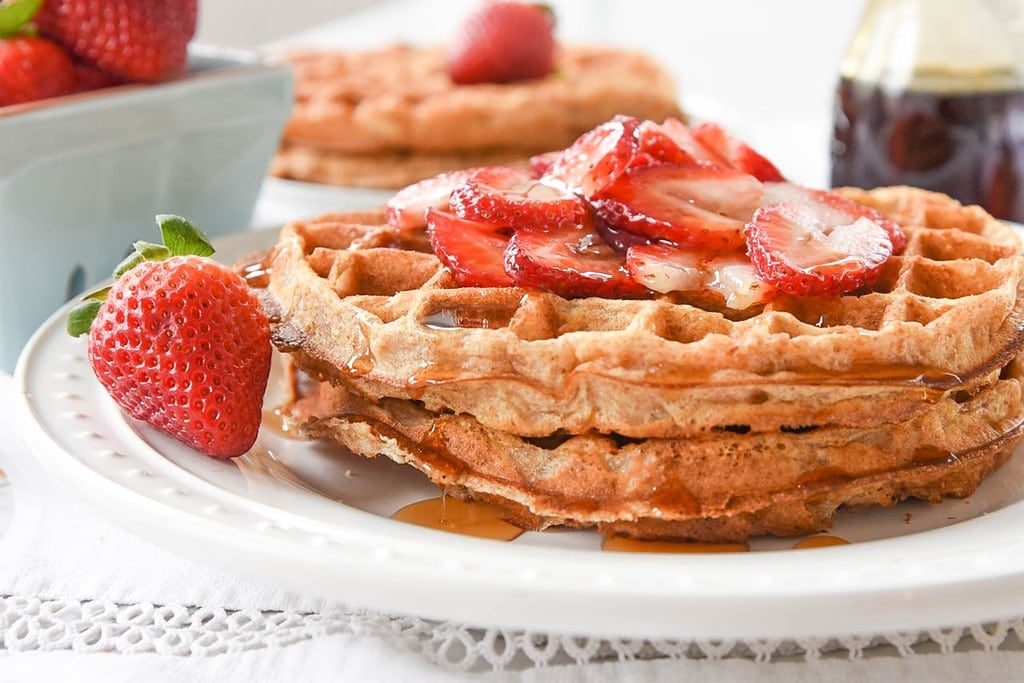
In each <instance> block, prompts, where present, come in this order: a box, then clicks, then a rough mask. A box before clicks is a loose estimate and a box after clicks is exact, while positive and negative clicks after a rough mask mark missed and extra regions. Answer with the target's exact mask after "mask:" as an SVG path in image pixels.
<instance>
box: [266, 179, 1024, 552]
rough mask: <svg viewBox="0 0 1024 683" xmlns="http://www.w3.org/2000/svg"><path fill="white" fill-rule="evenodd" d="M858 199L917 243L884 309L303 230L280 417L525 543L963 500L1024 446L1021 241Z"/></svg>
mask: <svg viewBox="0 0 1024 683" xmlns="http://www.w3.org/2000/svg"><path fill="white" fill-rule="evenodd" d="M841 192H842V193H843V194H845V195H846V196H848V197H850V198H853V199H855V200H857V201H860V202H862V203H864V204H867V205H870V206H873V207H875V208H877V209H878V210H880V211H881V212H882V213H883V214H885V215H886V216H888V217H891V218H893V219H895V220H897V221H899V223H900V224H901V225H902V226H904V230H905V232H906V233H907V236H908V245H907V247H906V249H905V250H904V252H903V253H902V254H900V255H898V256H894V257H892V258H891V259H890V261H889V263H888V265H887V267H886V271H885V272H884V273H883V275H882V276H881V277H880V278H879V280H878V281H877V282H876V283H875V284H874V285H873V286H872V287H871V289H870V291H866V292H865V291H860V292H858V293H857V294H856V295H852V294H850V295H843V296H836V297H828V298H816V297H793V296H778V297H776V298H775V299H773V300H772V301H771V302H770V303H768V304H765V305H763V306H759V307H756V308H753V309H748V310H745V311H741V312H732V313H730V314H728V315H727V314H724V313H723V312H720V311H711V310H705V309H704V308H700V307H698V306H696V305H693V304H687V303H682V302H680V301H678V300H672V299H670V298H667V297H662V298H658V299H651V300H610V299H600V298H585V299H576V300H566V299H563V298H560V297H558V296H556V295H553V294H548V293H544V292H539V291H533V290H524V289H519V288H466V287H458V286H457V285H456V284H455V283H454V281H453V280H452V278H451V275H450V273H449V272H448V271H447V270H445V269H444V268H443V267H442V266H441V265H440V262H439V261H438V259H437V258H436V257H435V256H434V255H433V254H432V253H431V252H430V247H429V244H428V243H427V240H426V238H425V235H424V233H423V231H422V230H402V229H398V228H393V227H389V226H388V225H387V224H386V221H385V215H384V212H383V211H380V212H376V211H371V212H363V213H358V214H339V215H333V216H326V217H323V218H321V219H318V220H316V221H310V222H296V223H293V224H291V225H289V226H287V227H286V228H285V229H284V230H283V232H282V234H281V236H280V239H279V241H278V243H277V245H276V246H275V247H274V249H273V250H272V252H271V253H270V254H269V255H268V257H267V261H266V263H265V265H266V267H267V270H268V272H269V278H268V282H267V283H266V287H265V288H264V289H263V290H262V294H263V296H264V298H265V301H266V304H267V307H268V310H269V311H270V312H271V317H272V319H273V327H274V339H275V343H276V344H277V345H278V347H279V349H281V350H282V351H284V352H286V353H287V354H289V356H290V359H291V362H292V367H293V370H294V372H293V373H292V380H293V381H292V393H291V398H290V400H289V402H288V405H287V406H285V413H286V417H287V419H288V420H289V421H290V423H291V424H292V426H293V427H294V428H295V429H296V430H297V431H298V432H299V433H301V434H304V435H306V436H309V437H312V438H327V439H332V440H334V441H336V442H338V443H339V444H342V445H343V446H345V447H347V448H348V449H350V450H351V451H353V452H355V453H358V454H361V455H365V456H368V457H375V456H377V455H381V454H383V455H385V456H387V457H389V458H392V459H394V460H396V461H398V462H402V463H408V464H410V465H412V466H414V467H416V468H418V469H420V470H421V471H423V472H424V473H425V474H426V475H427V476H428V477H429V478H430V479H431V480H432V481H433V482H434V483H436V484H437V485H438V486H439V487H441V488H442V489H444V490H445V491H447V492H448V493H450V494H452V495H457V496H460V497H466V498H475V499H481V500H486V501H490V502H492V503H496V504H498V505H499V506H501V507H502V508H503V510H504V511H505V513H506V514H507V516H508V518H509V519H510V520H512V521H514V522H515V523H517V524H519V525H521V526H523V527H525V528H544V527H548V526H551V525H568V526H573V527H597V528H599V529H601V530H603V531H606V532H616V533H621V534H625V535H630V536H634V537H638V538H689V539H696V540H703V541H736V540H742V539H745V538H747V537H749V536H752V535H758V534H777V535H796V534H803V533H809V532H814V531H818V530H820V529H822V528H824V527H827V526H828V524H829V521H830V519H831V517H832V515H833V514H834V512H835V511H836V510H837V509H838V508H839V507H840V506H859V505H890V504H893V503H895V502H897V501H899V500H902V499H905V498H908V497H916V498H921V499H925V500H931V501H936V500H939V499H940V498H942V497H943V496H946V495H953V496H964V495H968V494H970V493H971V492H972V491H973V490H974V488H975V487H976V486H977V485H978V483H979V482H980V481H981V480H982V478H984V477H985V476H986V475H988V474H989V473H991V472H992V471H993V470H994V469H995V468H997V467H998V466H999V465H1000V464H1002V462H1004V461H1005V460H1006V458H1008V457H1009V456H1010V454H1011V452H1012V450H1013V448H1014V446H1015V445H1016V443H1017V442H1018V441H1019V440H1020V438H1021V437H1022V435H1024V430H1022V425H1024V407H1022V405H1024V404H1022V364H1021V361H1020V360H1019V359H1018V353H1019V350H1020V347H1021V344H1022V343H1024V333H1022V324H1024V299H1022V296H1021V294H1022V287H1024V285H1022V273H1024V257H1022V256H1021V250H1020V243H1019V241H1018V239H1017V236H1016V234H1015V233H1014V232H1013V230H1012V229H1011V228H1009V227H1007V226H1006V225H1004V224H1002V223H1000V222H999V221H997V220H995V219H993V218H992V217H990V216H989V215H987V214H985V213H984V212H983V211H981V210H980V209H978V208H977V207H963V206H961V205H959V204H958V203H956V202H955V201H953V200H951V199H949V198H948V197H946V196H944V195H939V194H934V193H928V192H924V191H921V190H913V189H910V188H888V189H880V190H874V191H870V192H865V191H860V190H849V189H847V190H841ZM306 377H308V378H312V379H313V380H314V381H312V382H309V381H302V379H303V378H306Z"/></svg>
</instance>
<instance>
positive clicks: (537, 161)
mask: <svg viewBox="0 0 1024 683" xmlns="http://www.w3.org/2000/svg"><path fill="white" fill-rule="evenodd" d="M559 154H561V150H555V151H552V152H543V153H541V154H535V155H533V156H532V157H530V172H531V173H532V174H533V177H534V178H540V177H541V176H543V175H544V174H546V173H547V172H548V171H549V170H550V169H551V164H553V163H555V159H557V158H558V155H559Z"/></svg>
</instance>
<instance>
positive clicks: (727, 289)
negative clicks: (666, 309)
mask: <svg viewBox="0 0 1024 683" xmlns="http://www.w3.org/2000/svg"><path fill="white" fill-rule="evenodd" d="M626 269H627V270H628V271H629V274H630V275H631V276H632V277H633V279H634V280H636V281H637V282H639V283H640V284H642V285H644V286H645V287H647V288H648V289H651V290H653V291H655V292H660V293H663V294H667V293H669V292H683V293H694V292H705V291H712V292H717V293H718V294H720V295H721V296H722V298H723V299H724V300H725V305H726V307H728V308H732V309H736V310H742V309H746V308H750V307H751V306H754V305H757V304H762V303H765V302H767V301H769V300H770V299H771V298H772V297H773V296H774V295H775V288H774V287H773V286H772V285H770V284H768V283H766V282H764V281H762V280H761V279H760V278H759V277H758V276H757V274H756V273H755V272H754V267H753V265H752V264H751V263H750V260H749V259H747V257H746V256H744V255H743V254H741V253H739V252H708V251H702V250H695V249H681V248H678V247H674V246H672V245H668V244H664V243H654V244H640V245H635V246H632V247H630V248H629V251H627V252H626Z"/></svg>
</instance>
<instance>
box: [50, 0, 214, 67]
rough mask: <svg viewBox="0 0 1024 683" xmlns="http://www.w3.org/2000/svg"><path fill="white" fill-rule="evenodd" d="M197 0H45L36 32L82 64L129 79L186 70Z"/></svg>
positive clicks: (194, 28)
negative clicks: (55, 43)
mask: <svg viewBox="0 0 1024 683" xmlns="http://www.w3.org/2000/svg"><path fill="white" fill-rule="evenodd" d="M197 2H198V0H46V2H45V3H44V4H43V6H42V8H41V9H40V10H39V12H38V13H37V14H36V16H35V18H34V21H35V23H36V24H37V26H38V27H39V32H40V33H41V34H42V35H44V36H48V37H50V38H52V39H53V40H55V41H57V42H59V43H61V44H62V45H65V46H67V48H68V49H69V50H70V51H71V52H72V53H73V54H74V55H75V56H76V57H78V58H79V59H80V60H82V61H83V62H85V63H87V64H90V65H92V66H95V67H97V68H99V69H101V70H103V71H106V72H107V73H110V74H113V75H114V76H117V77H119V78H122V79H125V80H129V81H143V82H156V81H162V80H165V79H168V78H171V77H173V76H177V75H180V74H181V73H183V72H184V71H185V67H186V63H187V48H188V43H189V40H191V38H192V36H193V34H195V31H196V13H197Z"/></svg>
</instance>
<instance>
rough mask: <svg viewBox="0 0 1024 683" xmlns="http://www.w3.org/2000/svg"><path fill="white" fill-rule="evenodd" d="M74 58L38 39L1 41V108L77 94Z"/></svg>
mask: <svg viewBox="0 0 1024 683" xmlns="http://www.w3.org/2000/svg"><path fill="white" fill-rule="evenodd" d="M74 83H75V70H74V65H73V64H72V62H71V57H70V56H69V55H68V53H67V52H65V51H64V50H63V49H62V48H61V47H60V46H59V45H56V44H55V43H52V42H50V41H49V40H46V39H45V38H39V37H37V36H25V35H16V36H11V37H8V38H0V107H3V106H6V105H9V104H20V103H22V102H32V101H34V100H42V99H45V98H47V97H57V96H60V95H67V94H69V93H71V92H72V91H73V90H74Z"/></svg>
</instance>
